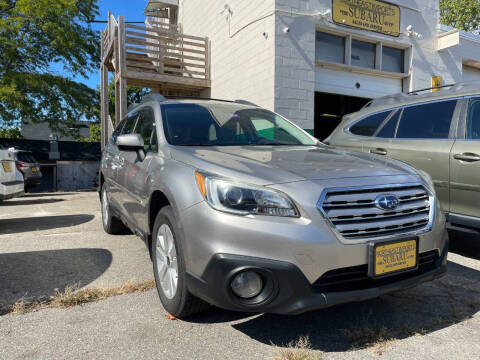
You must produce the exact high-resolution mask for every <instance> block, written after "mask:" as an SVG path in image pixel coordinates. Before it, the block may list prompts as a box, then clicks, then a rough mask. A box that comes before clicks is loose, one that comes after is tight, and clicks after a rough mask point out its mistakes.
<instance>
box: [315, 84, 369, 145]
mask: <svg viewBox="0 0 480 360" xmlns="http://www.w3.org/2000/svg"><path fill="white" fill-rule="evenodd" d="M370 100H371V99H367V98H361V97H355V96H347V95H338V94H328V93H323V92H316V93H315V124H314V129H313V132H314V136H315V137H316V138H317V139H319V140H323V139H325V138H326V137H328V136H329V135H330V134H331V133H332V131H333V130H335V128H336V127H337V126H338V124H339V123H340V121H341V120H342V116H343V115H346V114H350V113H352V112H355V111H358V110H360V109H361V108H362V107H363V106H364V105H365V104H366V103H367V102H369V101H370Z"/></svg>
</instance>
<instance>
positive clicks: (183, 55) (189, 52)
mask: <svg viewBox="0 0 480 360" xmlns="http://www.w3.org/2000/svg"><path fill="white" fill-rule="evenodd" d="M208 47H209V45H208V38H204V37H199V36H192V35H185V34H181V33H178V32H177V31H175V30H172V29H170V28H167V27H165V26H158V27H157V26H156V27H145V26H138V25H133V24H125V46H124V50H125V59H126V66H127V70H128V69H134V70H143V71H155V72H157V73H160V74H169V75H176V76H183V77H190V78H198V79H205V80H208V79H209V71H208V68H209V66H208V58H209V56H208V53H209V49H208Z"/></svg>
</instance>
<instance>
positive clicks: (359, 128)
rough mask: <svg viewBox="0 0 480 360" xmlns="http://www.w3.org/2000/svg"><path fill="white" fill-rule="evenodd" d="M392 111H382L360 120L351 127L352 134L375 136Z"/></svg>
mask: <svg viewBox="0 0 480 360" xmlns="http://www.w3.org/2000/svg"><path fill="white" fill-rule="evenodd" d="M391 112H392V111H391V110H389V111H382V112H379V113H376V114H373V115H370V116H367V117H366V118H364V119H362V120H360V121H359V122H357V123H355V124H354V125H353V126H351V127H350V132H351V133H352V134H355V135H361V136H373V134H374V133H375V131H377V128H378V127H379V126H380V125H381V124H382V123H383V122H384V121H385V119H386V118H387V116H388V115H390V113H391Z"/></svg>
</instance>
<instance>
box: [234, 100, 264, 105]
mask: <svg viewBox="0 0 480 360" xmlns="http://www.w3.org/2000/svg"><path fill="white" fill-rule="evenodd" d="M235 102H236V103H237V104H242V105H251V106H258V105H257V104H254V103H252V102H251V101H248V100H243V99H237V100H235Z"/></svg>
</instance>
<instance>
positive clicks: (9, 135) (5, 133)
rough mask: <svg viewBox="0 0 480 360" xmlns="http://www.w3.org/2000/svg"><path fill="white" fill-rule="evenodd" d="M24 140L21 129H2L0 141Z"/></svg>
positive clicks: (0, 130)
mask: <svg viewBox="0 0 480 360" xmlns="http://www.w3.org/2000/svg"><path fill="white" fill-rule="evenodd" d="M21 138H23V136H22V133H21V132H20V129H18V128H10V129H0V139H21Z"/></svg>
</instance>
